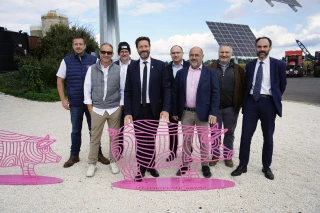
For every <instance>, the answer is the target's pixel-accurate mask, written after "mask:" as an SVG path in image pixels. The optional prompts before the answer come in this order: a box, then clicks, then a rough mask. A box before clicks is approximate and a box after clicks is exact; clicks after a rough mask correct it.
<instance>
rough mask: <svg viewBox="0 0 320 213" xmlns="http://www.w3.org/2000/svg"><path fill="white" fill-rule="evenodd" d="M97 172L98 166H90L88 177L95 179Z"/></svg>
mask: <svg viewBox="0 0 320 213" xmlns="http://www.w3.org/2000/svg"><path fill="white" fill-rule="evenodd" d="M96 171H97V166H96V164H89V167H88V170H87V177H93V176H94V173H95V172H96Z"/></svg>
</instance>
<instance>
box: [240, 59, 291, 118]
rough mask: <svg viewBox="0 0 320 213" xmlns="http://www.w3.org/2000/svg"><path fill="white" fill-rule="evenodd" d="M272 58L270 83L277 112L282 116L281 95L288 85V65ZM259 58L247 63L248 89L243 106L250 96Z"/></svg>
mask: <svg viewBox="0 0 320 213" xmlns="http://www.w3.org/2000/svg"><path fill="white" fill-rule="evenodd" d="M269 58H270V83H271V93H272V98H273V101H274V104H275V106H276V109H277V114H278V115H279V116H280V117H281V116H282V104H281V96H282V94H283V93H284V91H285V89H286V85H287V77H286V65H285V63H284V62H282V61H280V60H277V59H275V58H271V57H269ZM256 63H257V59H255V60H253V61H251V62H249V63H248V64H247V65H246V69H245V70H246V82H247V83H246V85H247V86H246V91H245V96H244V97H245V100H244V103H243V106H242V108H244V107H245V105H246V101H247V99H248V96H249V95H250V89H251V88H252V82H253V77H254V70H255V67H256Z"/></svg>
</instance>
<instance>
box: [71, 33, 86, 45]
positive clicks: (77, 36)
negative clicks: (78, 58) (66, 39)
mask: <svg viewBox="0 0 320 213" xmlns="http://www.w3.org/2000/svg"><path fill="white" fill-rule="evenodd" d="M75 39H82V40H83V43H84V44H86V41H85V40H84V38H83V37H82V36H81V35H76V36H74V37H73V38H72V44H73V42H74V40H75Z"/></svg>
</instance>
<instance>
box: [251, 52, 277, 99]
mask: <svg viewBox="0 0 320 213" xmlns="http://www.w3.org/2000/svg"><path fill="white" fill-rule="evenodd" d="M262 62H263V64H262V69H263V77H262V83H261V90H260V94H263V95H272V92H271V80H270V58H269V56H268V57H267V58H266V59H265V60H263V61H262ZM259 66H260V60H259V59H258V60H257V63H256V68H255V70H254V75H253V81H252V87H251V89H250V94H251V95H252V94H253V88H254V84H255V83H256V75H257V71H258V68H259Z"/></svg>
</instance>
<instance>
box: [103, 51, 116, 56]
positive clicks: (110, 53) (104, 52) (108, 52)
mask: <svg viewBox="0 0 320 213" xmlns="http://www.w3.org/2000/svg"><path fill="white" fill-rule="evenodd" d="M100 53H101V54H102V55H104V54H106V53H107V55H112V53H113V52H110V51H100Z"/></svg>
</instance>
